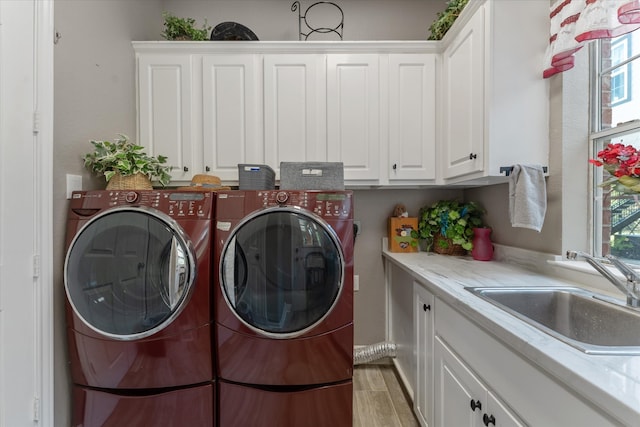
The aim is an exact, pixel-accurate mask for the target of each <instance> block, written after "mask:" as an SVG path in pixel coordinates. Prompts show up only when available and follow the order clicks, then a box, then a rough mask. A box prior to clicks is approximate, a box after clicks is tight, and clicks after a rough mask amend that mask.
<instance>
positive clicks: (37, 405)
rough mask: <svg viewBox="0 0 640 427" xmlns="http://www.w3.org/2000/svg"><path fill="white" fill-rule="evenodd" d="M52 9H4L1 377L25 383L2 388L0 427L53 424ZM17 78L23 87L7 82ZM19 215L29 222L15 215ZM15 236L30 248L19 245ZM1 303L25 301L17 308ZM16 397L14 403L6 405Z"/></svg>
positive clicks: (8, 4)
mask: <svg viewBox="0 0 640 427" xmlns="http://www.w3.org/2000/svg"><path fill="white" fill-rule="evenodd" d="M53 2H54V0H30V1H25V0H10V1H3V2H2V3H0V23H2V25H1V28H0V92H2V95H3V96H0V123H1V124H2V126H0V129H2V136H3V140H4V141H5V144H6V145H5V147H3V149H2V153H3V156H2V157H5V158H3V159H2V163H3V164H4V165H5V166H7V167H3V168H0V208H2V209H0V234H3V238H2V239H0V278H1V279H2V280H1V283H2V286H0V348H5V349H7V348H9V350H5V353H0V371H2V372H11V378H12V379H13V378H21V379H23V380H24V381H22V380H21V381H20V383H21V387H22V388H20V390H19V391H20V392H19V393H17V392H16V395H13V393H14V390H15V391H17V388H16V387H14V386H17V384H10V383H9V382H3V383H0V413H1V414H2V416H1V417H0V426H2V425H11V426H17V427H22V426H32V425H34V423H37V424H38V425H41V426H47V427H48V426H53V424H54V397H53V390H54V386H53V385H54V384H53V359H54V356H53V323H54V321H53V288H54V287H53V237H52V234H53V213H52V212H53V209H52V184H51V182H52V177H53V173H52V171H53V37H54V24H53V22H54V21H53ZM21 73H22V74H21ZM16 75H20V76H21V77H23V79H22V80H20V81H9V80H10V79H12V78H13V77H12V76H16ZM24 153H30V154H31V157H32V158H30V159H25V158H24ZM9 166H10V167H9ZM17 209H20V211H19V212H24V213H25V214H24V215H16V214H15V211H13V210H17ZM12 211H13V212H12ZM11 230H14V231H13V232H12V231H11ZM15 230H23V232H24V234H25V240H26V239H28V240H27V241H23V242H21V244H20V245H15V243H16V242H15V239H14V237H15V233H16V232H15ZM16 248H18V249H16ZM3 295H4V296H5V298H6V297H7V296H12V295H14V296H15V295H18V296H20V297H24V299H20V301H21V302H20V303H19V304H20V305H19V306H17V307H16V306H12V304H11V303H10V302H9V301H7V300H6V299H5V300H3V299H2V296H3ZM22 301H26V303H25V302H22ZM3 307H4V309H3ZM9 308H10V309H9ZM20 324H23V325H24V328H20V327H18V328H16V326H15V325H20ZM11 328H13V329H11ZM11 331H13V333H15V334H19V337H20V338H19V340H16V339H15V337H16V336H15V335H14V336H12V341H9V337H10V335H9V334H8V332H11ZM16 343H18V345H15V344H16ZM22 343H24V345H23V344H22ZM25 349H26V350H27V351H32V352H33V353H34V354H29V355H28V358H26V362H25V364H24V365H23V366H18V367H16V366H9V365H10V361H11V360H15V359H16V357H17V356H19V355H20V354H23V353H22V351H23V350H25ZM25 356H26V355H25ZM11 381H12V380H11ZM25 390H26V391H25ZM31 393H32V397H29V398H26V399H27V400H28V401H27V402H23V401H20V399H23V396H26V395H30V394H31ZM10 394H11V395H12V396H13V399H14V400H12V401H11V403H10V404H7V402H8V401H9V399H8V398H7V396H9V395H10ZM16 399H17V402H18V404H17V405H14V404H13V403H15V402H16ZM25 409H26V411H25Z"/></svg>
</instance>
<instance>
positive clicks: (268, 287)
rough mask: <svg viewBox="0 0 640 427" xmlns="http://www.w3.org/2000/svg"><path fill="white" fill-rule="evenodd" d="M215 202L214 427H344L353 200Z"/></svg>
mask: <svg viewBox="0 0 640 427" xmlns="http://www.w3.org/2000/svg"><path fill="white" fill-rule="evenodd" d="M217 198H218V200H217V202H216V216H215V218H216V221H215V235H214V241H215V254H214V266H215V268H218V271H217V272H216V273H215V276H216V278H217V280H218V283H217V286H214V289H215V294H214V300H215V309H214V312H215V329H216V330H215V334H214V335H215V337H216V341H215V342H216V354H217V359H216V360H217V374H218V387H219V388H218V396H219V406H218V416H219V420H220V427H229V426H245V425H246V426H249V425H250V426H252V427H261V426H263V427H267V426H275V425H277V426H279V427H288V426H301V425H313V426H316V427H322V426H331V427H340V426H350V425H351V423H352V376H353V200H352V193H351V192H350V191H275V190H269V191H227V192H219V193H218V195H217Z"/></svg>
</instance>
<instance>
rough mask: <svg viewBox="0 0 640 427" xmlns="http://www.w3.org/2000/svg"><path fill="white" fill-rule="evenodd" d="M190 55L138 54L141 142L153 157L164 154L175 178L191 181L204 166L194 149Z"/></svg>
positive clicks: (139, 131)
mask: <svg viewBox="0 0 640 427" xmlns="http://www.w3.org/2000/svg"><path fill="white" fill-rule="evenodd" d="M191 70H192V69H191V55H188V54H185V55H177V54H175V55H174V54H166V53H163V54H148V55H140V56H139V57H138V93H139V95H138V96H139V97H138V142H139V144H140V145H142V146H144V147H145V148H146V152H147V154H149V155H151V156H158V155H163V156H166V157H167V158H168V160H167V164H168V165H171V166H172V167H173V170H172V171H171V178H172V180H186V181H189V180H191V176H192V174H193V172H194V170H198V169H200V168H201V166H200V163H198V162H197V160H195V159H197V158H198V157H197V156H195V153H194V152H193V150H192V143H193V134H192V131H193V129H192V127H191V117H192V105H193V104H192V92H191V84H192V76H191Z"/></svg>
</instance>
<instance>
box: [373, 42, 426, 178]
mask: <svg viewBox="0 0 640 427" xmlns="http://www.w3.org/2000/svg"><path fill="white" fill-rule="evenodd" d="M437 59H438V58H437V55H434V54H427V53H424V54H389V67H388V70H389V85H388V97H389V102H388V115H387V117H388V119H389V120H388V123H389V144H388V146H389V148H388V156H385V157H386V158H387V159H388V163H387V170H388V173H389V182H390V183H391V184H395V183H402V182H411V183H416V182H429V181H431V182H433V181H435V179H436V156H435V153H436V148H435V146H436V63H437Z"/></svg>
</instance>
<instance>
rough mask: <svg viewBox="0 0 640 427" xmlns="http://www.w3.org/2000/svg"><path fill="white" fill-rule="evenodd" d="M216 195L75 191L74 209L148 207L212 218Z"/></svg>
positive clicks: (194, 192)
mask: <svg viewBox="0 0 640 427" xmlns="http://www.w3.org/2000/svg"><path fill="white" fill-rule="evenodd" d="M212 194H213V193H210V192H201V191H179V190H136V191H131V190H113V191H110V190H99V191H78V192H74V193H73V196H72V199H71V207H72V208H75V209H76V210H78V209H80V210H82V209H84V210H90V209H105V208H112V207H116V206H148V207H151V208H155V209H158V210H160V211H161V212H163V213H165V214H167V215H169V216H171V217H174V218H176V219H180V218H185V219H188V218H192V219H200V218H209V217H210V215H211V211H212V206H213V195H212Z"/></svg>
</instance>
